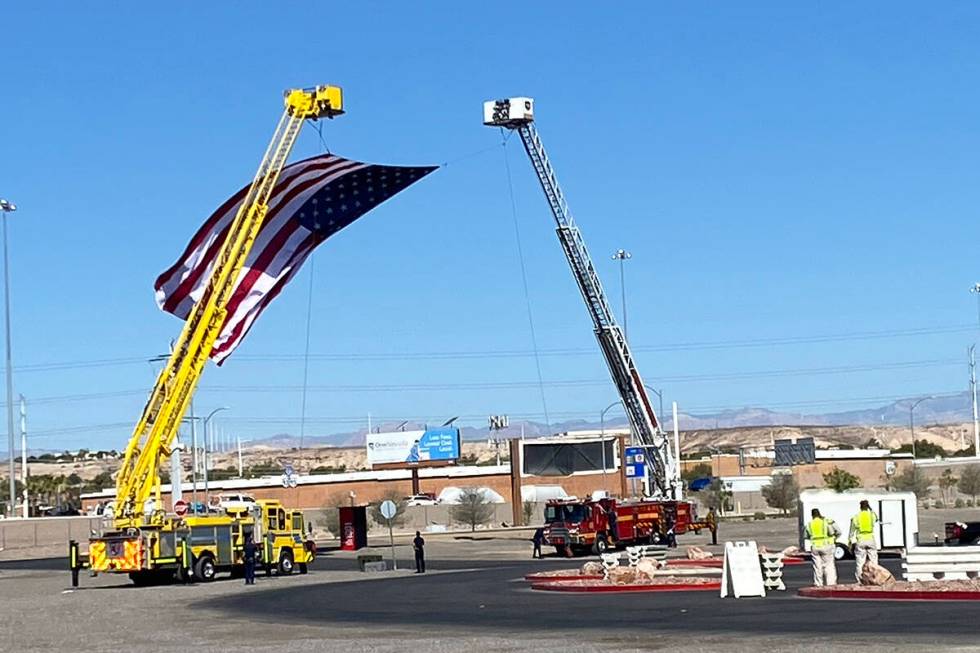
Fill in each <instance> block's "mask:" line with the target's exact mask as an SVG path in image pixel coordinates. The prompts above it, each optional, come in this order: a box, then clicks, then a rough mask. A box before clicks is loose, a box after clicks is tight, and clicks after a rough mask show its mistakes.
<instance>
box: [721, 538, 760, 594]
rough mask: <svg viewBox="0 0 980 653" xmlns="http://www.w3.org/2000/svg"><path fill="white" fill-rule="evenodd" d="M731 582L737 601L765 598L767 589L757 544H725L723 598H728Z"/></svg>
mask: <svg viewBox="0 0 980 653" xmlns="http://www.w3.org/2000/svg"><path fill="white" fill-rule="evenodd" d="M729 581H730V582H731V586H732V594H733V595H734V596H735V598H736V599H740V598H742V597H743V596H765V595H766V587H765V584H764V583H763V580H762V567H761V566H760V565H759V547H757V546H756V545H755V542H725V561H724V564H723V565H722V571H721V596H722V598H724V597H726V596H728V585H729Z"/></svg>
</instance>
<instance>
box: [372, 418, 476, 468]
mask: <svg viewBox="0 0 980 653" xmlns="http://www.w3.org/2000/svg"><path fill="white" fill-rule="evenodd" d="M457 458H459V429H457V428H453V427H450V426H442V427H439V428H431V429H427V430H425V431H396V432H394V433H368V434H367V462H368V464H369V465H392V464H398V463H402V464H405V465H419V464H421V465H424V464H425V463H428V462H447V461H452V460H456V459H457Z"/></svg>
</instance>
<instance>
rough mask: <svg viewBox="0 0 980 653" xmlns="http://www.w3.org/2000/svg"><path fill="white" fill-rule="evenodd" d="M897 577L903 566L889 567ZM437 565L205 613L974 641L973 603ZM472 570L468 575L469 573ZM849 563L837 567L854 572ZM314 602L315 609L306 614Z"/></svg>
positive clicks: (458, 625) (532, 566) (288, 591)
mask: <svg viewBox="0 0 980 653" xmlns="http://www.w3.org/2000/svg"><path fill="white" fill-rule="evenodd" d="M887 564H888V565H889V566H891V567H893V571H897V569H896V568H895V567H897V563H896V562H894V561H891V562H889V563H887ZM430 568H431V569H447V568H449V569H455V570H458V573H454V574H440V575H428V574H427V575H425V576H418V577H405V578H400V579H393V580H391V581H390V582H386V583H383V584H377V583H374V582H370V581H359V582H347V583H337V584H332V585H306V586H303V587H301V588H286V587H276V588H274V589H270V590H268V591H266V592H261V593H257V594H254V595H249V596H235V597H225V598H222V599H219V600H217V601H210V602H209V603H208V606H207V607H208V608H210V609H214V610H219V611H223V612H228V613H235V612H238V613H241V614H249V613H251V614H254V613H255V612H256V611H258V610H260V609H261V606H263V605H269V604H274V605H277V606H278V608H277V612H278V614H279V615H280V616H281V617H283V618H285V619H288V620H290V621H295V622H299V623H315V624H324V625H329V624H357V625H361V626H363V625H368V624H376V625H379V626H382V625H383V626H386V627H388V628H404V627H415V628H418V627H421V628H423V629H427V628H431V629H437V630H440V631H444V630H445V629H455V630H463V631H465V632H470V633H477V632H480V631H488V632H500V631H501V630H504V631H507V632H519V633H523V634H541V633H542V629H544V628H553V629H557V630H559V631H564V632H573V631H593V632H594V633H603V632H606V633H609V634H610V635H613V634H614V635H616V636H622V635H624V634H630V635H634V636H637V637H640V636H648V635H651V634H652V633H657V632H680V633H691V632H692V631H693V632H699V633H708V632H714V633H728V634H736V633H745V634H754V635H757V634H761V633H769V634H783V635H797V636H800V637H803V636H806V637H809V636H810V635H811V634H817V633H827V632H828V629H829V631H830V632H832V633H833V634H834V635H835V636H839V635H846V634H859V635H894V634H895V633H898V632H902V633H903V634H904V635H905V636H909V637H915V636H922V637H923V639H922V641H923V643H925V642H928V641H934V639H933V638H934V637H935V635H936V634H937V633H942V634H943V635H944V636H946V637H953V636H955V637H956V638H957V639H961V640H962V642H963V643H968V642H972V641H975V640H974V636H975V634H976V630H977V628H976V623H975V619H976V614H977V608H976V606H975V605H973V604H969V603H957V602H943V603H927V602H916V603H896V602H890V603H885V604H883V603H881V602H866V601H865V602H858V601H846V602H845V601H820V600H810V599H802V598H797V597H796V595H795V591H792V589H791V590H790V591H788V592H786V593H773V594H771V595H770V597H768V598H766V599H740V600H734V599H728V600H722V599H720V598H719V597H718V596H717V594H716V593H714V592H682V593H671V594H622V595H608V594H602V595H596V594H585V595H569V594H552V593H546V592H537V591H531V590H529V589H527V584H526V583H524V582H522V581H521V580H520V579H521V578H522V577H523V576H524V574H526V573H530V572H533V571H536V570H540V569H541V565H540V564H536V563H533V562H531V561H528V562H524V563H522V562H511V563H507V564H505V565H500V564H499V563H488V562H487V561H472V562H465V561H458V560H439V561H432V562H431V563H430ZM467 569H468V571H467ZM852 569H853V563H845V564H844V565H842V568H841V571H842V572H845V573H848V574H850V573H852ZM809 573H810V571H809V566H808V565H800V566H795V567H787V568H786V580H787V584H788V585H789V586H791V588H794V589H795V588H797V587H802V586H805V585H806V584H808V580H809V579H808V577H809ZM309 606H319V609H315V610H310V609H309Z"/></svg>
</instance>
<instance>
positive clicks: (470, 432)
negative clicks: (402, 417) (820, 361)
mask: <svg viewBox="0 0 980 653" xmlns="http://www.w3.org/2000/svg"><path fill="white" fill-rule="evenodd" d="M917 400H918V398H910V399H900V400H898V401H893V402H891V403H889V404H886V405H884V406H879V407H877V408H864V409H860V410H851V411H844V412H837V413H819V414H805V413H798V412H796V413H789V412H780V411H774V410H769V409H767V408H755V407H748V408H740V409H737V410H725V411H721V412H719V413H713V414H706V415H689V414H686V413H681V414H680V415H679V422H680V426H681V430H683V431H692V430H704V429H716V428H717V429H724V428H738V427H750V426H800V425H806V426H846V425H854V426H876V425H882V426H885V425H891V426H895V425H898V426H903V425H906V424H908V421H909V407H910V406H911V405H912V403H914V402H915V401H917ZM972 419H973V409H972V405H971V400H970V393H969V392H962V393H958V394H954V395H941V396H937V397H935V398H933V399H926V400H925V401H923V402H921V403H920V404H919V405H918V406H917V407H916V409H915V421H916V423H917V424H921V425H923V426H926V425H929V424H955V423H963V422H970V421H972ZM626 425H627V423H626V418H625V417H622V416H620V417H616V418H610V419H609V421H608V422H606V424H605V427H606V428H607V429H608V428H622V427H625V426H626ZM396 426H397V424H395V423H392V424H379V425H378V427H379V428H380V430H381V432H385V431H386V430H394V429H395V427H396ZM522 426H523V428H524V435H525V437H528V438H537V437H542V436H546V435H551V434H553V433H562V432H565V431H581V430H598V429H599V428H600V426H601V425H600V424H599V422H598V421H589V420H570V421H564V422H556V423H553V424H551V425H550V426H548V425H546V424H542V423H540V422H533V421H519V422H511V425H510V428H509V429H507V430H504V431H501V432H500V436H501V437H504V438H511V437H515V436H518V435H520V434H521V427H522ZM666 426H667V428H673V423H672V421H671V420H669V419H668V420H667V425H666ZM423 427H424V425H423V424H413V423H409V424H406V425H405V428H406V429H407V430H413V429H421V428H423ZM366 433H367V431H366V430H365V429H360V430H357V431H347V432H344V433H333V434H330V435H323V436H312V437H311V436H307V437H306V438H305V444H307V445H311V444H317V445H321V446H324V445H325V446H333V447H361V446H364V440H365V435H366ZM460 434H461V435H462V438H463V440H466V441H479V440H486V439H487V437H488V436H489V434H490V432H489V429H487V428H486V427H484V428H475V427H470V426H464V427H460ZM250 444H251V445H253V446H254V445H264V446H269V447H274V448H283V449H288V448H290V447H296V446H298V445H299V438H298V437H296V436H293V435H290V434H288V433H281V434H277V435H273V436H271V437H268V438H264V439H261V440H253V441H252V442H251V443H250Z"/></svg>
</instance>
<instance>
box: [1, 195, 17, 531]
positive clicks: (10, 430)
mask: <svg viewBox="0 0 980 653" xmlns="http://www.w3.org/2000/svg"><path fill="white" fill-rule="evenodd" d="M16 210H17V207H16V206H15V205H14V204H11V203H10V202H8V201H7V200H5V199H0V211H2V212H3V303H4V321H5V324H6V338H7V352H6V354H7V355H6V368H7V443H8V446H7V453H8V456H7V457H8V458H10V495H9V500H8V502H7V505H8V506H9V508H8V510H7V514H8V515H10V516H11V517H13V515H14V510H15V508H14V506H16V505H17V504H16V501H17V499H16V498H15V497H16V495H17V485H16V483H15V482H14V474H15V473H16V470H17V467H16V466H15V464H14V369H13V363H12V362H11V361H12V359H13V356H12V355H11V353H10V350H11V347H10V265H9V262H8V259H7V214H8V213H13V212H14V211H16Z"/></svg>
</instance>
